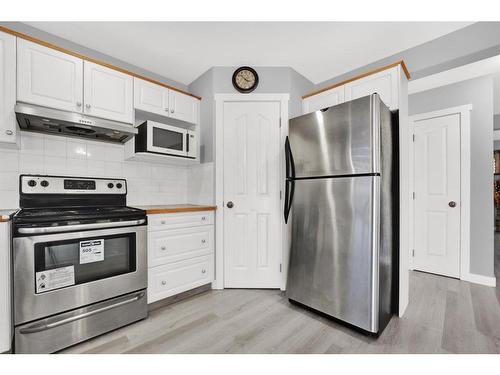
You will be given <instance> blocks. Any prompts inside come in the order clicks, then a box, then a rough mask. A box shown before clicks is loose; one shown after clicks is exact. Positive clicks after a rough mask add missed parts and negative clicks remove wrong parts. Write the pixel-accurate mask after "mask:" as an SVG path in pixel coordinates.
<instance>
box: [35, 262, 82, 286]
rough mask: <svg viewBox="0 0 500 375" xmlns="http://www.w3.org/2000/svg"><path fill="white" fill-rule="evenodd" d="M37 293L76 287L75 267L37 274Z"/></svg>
mask: <svg viewBox="0 0 500 375" xmlns="http://www.w3.org/2000/svg"><path fill="white" fill-rule="evenodd" d="M35 277H36V292H37V293H43V292H48V291H49V290H53V289H59V288H63V287H65V286H70V285H75V267H73V266H67V267H61V268H55V269H52V270H47V271H40V272H37V273H36V274H35Z"/></svg>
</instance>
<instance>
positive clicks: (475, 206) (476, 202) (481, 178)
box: [408, 77, 494, 277]
mask: <svg viewBox="0 0 500 375" xmlns="http://www.w3.org/2000/svg"><path fill="white" fill-rule="evenodd" d="M408 104H409V113H410V115H413V114H417V113H423V112H429V111H435V110H439V109H444V108H448V107H454V106H459V105H464V104H472V107H473V109H472V112H471V140H470V141H471V187H470V192H471V218H470V221H471V239H470V246H471V260H470V271H471V272H472V273H474V274H478V275H484V276H491V277H494V270H493V267H494V258H493V257H494V255H493V254H494V252H493V249H494V248H493V224H494V223H493V173H492V157H493V156H492V155H493V143H492V139H493V80H492V78H491V77H481V78H476V79H471V80H468V81H464V82H459V83H455V84H452V85H448V86H443V87H439V88H436V89H432V90H428V91H423V92H419V93H417V94H413V95H410V97H409V103H408Z"/></svg>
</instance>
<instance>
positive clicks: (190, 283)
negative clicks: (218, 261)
mask: <svg viewBox="0 0 500 375" xmlns="http://www.w3.org/2000/svg"><path fill="white" fill-rule="evenodd" d="M213 268H214V262H213V256H202V257H197V258H193V259H189V260H185V261H181V262H176V263H171V264H167V265H164V266H157V267H153V268H150V269H149V270H148V303H152V302H155V301H158V300H160V299H163V298H166V297H170V296H173V295H175V294H179V293H182V292H185V291H187V290H190V289H193V288H196V287H198V286H201V285H205V284H208V283H211V282H212V281H213Z"/></svg>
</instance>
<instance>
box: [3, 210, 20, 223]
mask: <svg viewBox="0 0 500 375" xmlns="http://www.w3.org/2000/svg"><path fill="white" fill-rule="evenodd" d="M16 211H17V209H11V210H0V223H3V222H6V221H10V217H11V215H12V214H13V213H15V212H16Z"/></svg>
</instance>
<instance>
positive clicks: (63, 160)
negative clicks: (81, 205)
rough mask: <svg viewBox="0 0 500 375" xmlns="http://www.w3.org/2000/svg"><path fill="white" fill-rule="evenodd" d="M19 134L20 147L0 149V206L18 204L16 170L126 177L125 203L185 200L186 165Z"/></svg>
mask: <svg viewBox="0 0 500 375" xmlns="http://www.w3.org/2000/svg"><path fill="white" fill-rule="evenodd" d="M20 137H21V149H20V150H11V149H0V178H1V179H4V178H5V179H6V178H8V179H9V181H5V182H3V183H2V182H1V181H0V209H2V208H16V207H18V205H19V193H18V183H19V174H21V173H33V174H55V175H67V176H78V177H115V178H126V179H127V185H128V196H127V204H129V205H148V204H158V205H163V204H177V203H187V202H188V178H189V177H190V176H191V174H190V173H188V170H189V167H185V166H170V165H164V164H155V163H145V162H134V161H125V160H124V147H123V145H114V144H108V143H102V142H95V141H85V140H79V139H74V138H65V137H60V136H52V135H41V134H36V133H28V132H24V131H22V132H20ZM11 172H12V173H11ZM14 177H15V179H14ZM13 181H15V182H13Z"/></svg>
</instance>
